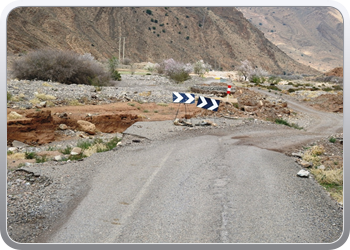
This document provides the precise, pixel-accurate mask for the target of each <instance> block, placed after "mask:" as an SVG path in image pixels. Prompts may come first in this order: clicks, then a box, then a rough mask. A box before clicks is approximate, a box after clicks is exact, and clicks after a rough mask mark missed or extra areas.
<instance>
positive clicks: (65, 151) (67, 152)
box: [60, 146, 72, 155]
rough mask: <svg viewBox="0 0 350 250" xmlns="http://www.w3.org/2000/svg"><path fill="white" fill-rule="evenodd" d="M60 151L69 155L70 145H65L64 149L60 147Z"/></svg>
mask: <svg viewBox="0 0 350 250" xmlns="http://www.w3.org/2000/svg"><path fill="white" fill-rule="evenodd" d="M60 151H61V153H62V154H64V155H69V154H70V152H71V151H72V147H71V146H66V148H65V149H62V150H60Z"/></svg>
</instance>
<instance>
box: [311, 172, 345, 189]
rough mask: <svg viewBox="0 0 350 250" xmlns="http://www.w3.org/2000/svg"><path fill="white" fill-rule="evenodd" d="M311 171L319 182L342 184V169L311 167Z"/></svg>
mask: <svg viewBox="0 0 350 250" xmlns="http://www.w3.org/2000/svg"><path fill="white" fill-rule="evenodd" d="M311 173H312V174H313V175H314V176H315V179H316V180H317V181H318V182H319V183H320V184H328V185H330V184H332V185H338V186H342V185H343V170H342V169H336V170H322V169H311Z"/></svg>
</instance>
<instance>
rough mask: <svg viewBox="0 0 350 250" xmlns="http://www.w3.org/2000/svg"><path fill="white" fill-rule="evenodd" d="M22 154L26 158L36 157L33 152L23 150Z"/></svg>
mask: <svg viewBox="0 0 350 250" xmlns="http://www.w3.org/2000/svg"><path fill="white" fill-rule="evenodd" d="M24 156H25V158H26V159H35V158H36V157H37V155H36V153H35V152H25V153H24Z"/></svg>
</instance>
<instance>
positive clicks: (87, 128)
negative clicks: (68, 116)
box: [77, 120, 96, 135]
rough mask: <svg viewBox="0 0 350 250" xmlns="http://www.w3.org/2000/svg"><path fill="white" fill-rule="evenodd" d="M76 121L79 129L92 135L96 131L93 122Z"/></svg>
mask: <svg viewBox="0 0 350 250" xmlns="http://www.w3.org/2000/svg"><path fill="white" fill-rule="evenodd" d="M77 123H78V125H79V128H80V130H81V131H84V132H86V133H88V134H90V135H94V134H95V133H96V126H95V124H93V123H91V122H88V121H84V120H78V121H77Z"/></svg>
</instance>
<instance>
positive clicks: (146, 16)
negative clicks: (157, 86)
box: [7, 7, 319, 74]
mask: <svg viewBox="0 0 350 250" xmlns="http://www.w3.org/2000/svg"><path fill="white" fill-rule="evenodd" d="M123 37H125V49H124V50H123V41H124V38H123ZM120 38H121V39H120ZM7 39H8V40H7V41H8V43H7V50H8V53H9V54H18V53H23V52H26V51H30V50H33V49H38V48H46V47H50V48H57V49H63V50H74V51H76V52H78V53H81V54H84V53H91V54H92V55H93V56H94V57H95V58H96V59H98V60H103V59H108V58H111V57H112V56H116V57H119V52H120V54H121V57H122V54H123V51H124V56H125V57H127V58H130V59H131V60H132V61H133V62H147V61H150V62H159V61H161V60H164V59H168V58H173V59H175V60H179V61H183V62H186V63H187V62H190V63H193V62H195V61H197V60H200V59H203V60H204V61H205V62H208V63H209V64H211V65H212V66H214V67H216V68H221V69H223V70H234V69H235V68H237V66H239V65H240V64H241V61H243V60H245V59H248V60H249V61H251V62H252V63H253V65H254V66H256V67H260V68H262V69H264V70H266V71H268V72H270V73H275V74H283V73H285V74H286V73H297V74H318V73H319V72H318V71H316V70H315V69H313V68H311V67H308V66H305V65H302V64H300V63H298V62H296V61H294V60H293V59H291V58H290V57H289V56H288V55H287V54H286V53H285V52H283V51H281V50H280V49H279V48H278V47H276V46H275V45H274V44H273V43H271V42H270V41H269V40H268V39H266V37H265V36H264V34H263V33H262V32H261V31H260V30H259V29H258V28H256V27H254V25H253V24H251V23H250V22H249V21H248V20H247V19H246V18H245V17H244V16H243V14H242V13H241V12H240V11H238V10H237V9H236V8H234V7H210V8H207V7H152V8H151V7H149V8H147V7H20V8H16V9H14V10H12V11H11V12H10V14H9V16H8V21H7ZM120 40H121V42H120V43H119V41H120ZM119 47H120V48H121V49H120V51H119Z"/></svg>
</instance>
